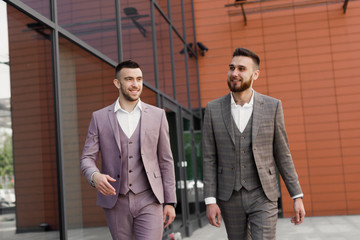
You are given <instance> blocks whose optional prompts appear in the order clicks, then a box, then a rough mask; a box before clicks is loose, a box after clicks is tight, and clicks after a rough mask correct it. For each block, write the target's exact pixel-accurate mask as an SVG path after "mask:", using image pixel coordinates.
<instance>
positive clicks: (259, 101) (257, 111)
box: [252, 91, 264, 143]
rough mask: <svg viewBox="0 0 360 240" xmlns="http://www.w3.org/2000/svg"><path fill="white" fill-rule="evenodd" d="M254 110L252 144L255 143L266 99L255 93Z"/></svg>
mask: <svg viewBox="0 0 360 240" xmlns="http://www.w3.org/2000/svg"><path fill="white" fill-rule="evenodd" d="M254 94H255V95H254V110H253V125H252V142H253V143H254V142H255V139H256V136H257V133H258V130H259V127H260V124H261V121H262V114H263V107H264V99H263V98H262V97H261V95H260V94H258V93H257V92H255V91H254Z"/></svg>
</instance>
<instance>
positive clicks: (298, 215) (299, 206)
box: [290, 198, 305, 225]
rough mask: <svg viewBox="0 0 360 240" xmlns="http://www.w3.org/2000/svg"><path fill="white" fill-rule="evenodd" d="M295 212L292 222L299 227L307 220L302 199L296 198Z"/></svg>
mask: <svg viewBox="0 0 360 240" xmlns="http://www.w3.org/2000/svg"><path fill="white" fill-rule="evenodd" d="M294 212H295V216H293V217H292V218H291V220H290V221H291V222H292V223H293V224H295V225H299V224H301V223H302V222H303V221H304V218H305V208H304V204H303V200H302V198H296V199H295V200H294Z"/></svg>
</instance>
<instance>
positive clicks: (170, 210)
mask: <svg viewBox="0 0 360 240" xmlns="http://www.w3.org/2000/svg"><path fill="white" fill-rule="evenodd" d="M175 216H176V214H175V208H174V207H173V206H171V205H165V207H164V215H163V219H164V224H165V225H164V228H166V227H168V226H169V225H170V224H171V223H172V222H173V221H174V219H175Z"/></svg>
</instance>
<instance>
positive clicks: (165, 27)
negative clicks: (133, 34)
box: [155, 9, 174, 98]
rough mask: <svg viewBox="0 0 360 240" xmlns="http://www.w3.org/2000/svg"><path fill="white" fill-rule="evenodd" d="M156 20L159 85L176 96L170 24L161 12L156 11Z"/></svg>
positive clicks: (163, 90) (161, 88)
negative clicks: (173, 79)
mask: <svg viewBox="0 0 360 240" xmlns="http://www.w3.org/2000/svg"><path fill="white" fill-rule="evenodd" d="M155 22H156V46H157V52H156V54H157V61H158V62H157V63H158V64H157V66H158V73H159V80H158V84H159V85H158V87H159V89H160V91H162V92H164V93H166V94H167V95H169V96H170V97H172V98H173V97H174V89H173V81H172V68H171V52H170V51H171V49H170V37H169V24H168V23H167V22H166V21H165V19H164V18H163V16H162V15H161V14H160V12H159V11H158V10H157V9H156V11H155Z"/></svg>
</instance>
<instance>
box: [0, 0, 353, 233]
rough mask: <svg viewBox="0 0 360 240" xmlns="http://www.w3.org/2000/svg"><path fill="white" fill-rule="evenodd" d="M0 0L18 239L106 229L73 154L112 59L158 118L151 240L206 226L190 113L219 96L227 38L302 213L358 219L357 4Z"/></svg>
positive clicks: (110, 95)
mask: <svg viewBox="0 0 360 240" xmlns="http://www.w3.org/2000/svg"><path fill="white" fill-rule="evenodd" d="M3 1H4V2H6V3H7V14H8V35H9V55H10V64H9V65H10V75H11V78H10V79H11V114H12V122H11V127H12V137H13V159H14V176H15V194H16V208H15V209H16V214H15V215H14V216H16V217H15V220H16V221H15V222H16V223H15V231H16V232H17V233H23V232H32V231H44V230H50V232H52V233H53V234H54V233H55V239H85V237H86V236H87V235H88V234H89V232H91V231H92V232H96V231H98V229H99V228H101V229H102V227H104V226H106V222H105V217H104V213H103V211H102V209H101V208H99V207H96V206H95V205H96V193H95V191H94V189H92V188H91V187H90V186H89V184H88V182H87V181H86V180H85V178H84V177H83V176H82V174H81V172H80V167H79V157H80V155H81V150H82V147H83V143H84V140H85V138H86V134H87V128H88V124H89V121H90V117H91V113H92V112H93V111H95V110H97V109H100V108H102V107H104V106H107V105H109V104H111V103H113V102H114V101H115V99H116V97H117V91H116V89H115V88H114V86H113V85H112V80H113V78H114V66H116V64H117V63H118V62H119V61H121V60H124V59H133V60H135V61H137V62H139V63H140V65H141V67H142V69H143V73H144V81H145V86H144V91H143V94H142V96H141V99H142V100H143V101H144V102H147V103H150V104H153V105H156V106H159V107H161V108H164V109H165V110H166V113H167V118H168V121H169V128H170V138H171V147H172V151H173V155H174V160H175V173H176V181H177V197H178V202H179V204H178V207H177V208H176V213H177V218H176V221H175V222H174V223H173V224H172V225H171V226H170V227H169V228H168V229H165V232H164V239H166V237H167V235H168V234H169V233H172V232H181V233H182V235H183V236H189V235H191V233H192V232H193V231H194V229H196V228H198V227H202V226H203V225H204V224H206V222H207V220H206V217H205V205H204V201H203V192H202V187H203V185H202V153H201V119H202V110H203V109H204V108H205V106H206V104H207V102H209V101H211V100H213V99H215V98H218V97H221V96H223V95H225V94H227V93H228V92H229V90H228V88H227V84H226V73H227V71H228V64H229V62H230V60H231V55H232V52H233V50H234V49H235V48H236V47H239V46H241V47H245V48H249V49H251V50H253V51H255V52H256V53H258V54H259V56H260V58H261V64H260V71H261V74H260V78H259V79H258V80H257V81H256V82H255V83H254V89H255V90H256V91H258V92H260V93H263V94H266V95H270V96H272V97H276V98H279V99H281V100H282V102H283V107H284V114H285V123H286V127H287V133H288V137H289V143H290V149H291V152H292V155H293V159H294V163H295V166H296V169H297V172H298V174H299V180H300V182H301V185H302V187H303V191H304V194H305V195H304V204H305V207H306V211H307V216H324V215H347V214H360V174H359V173H360V161H359V160H360V159H359V157H360V150H359V149H360V144H359V141H358V139H359V138H360V125H359V122H360V100H359V98H358V95H359V94H360V82H359V81H358V79H359V77H360V74H359V73H358V71H357V68H358V67H360V58H359V55H360V41H359V39H360V27H359V26H360V0H314V1H306V0H260V1H258V0H247V1H236V2H235V1H234V0H213V1H205V0H176V1H175V0H131V1H130V0H111V1H109V0H102V1H100V0H95V1H83V0H79V1H70V0H63V1H57V0H52V1H48V0H3ZM198 43H200V44H198ZM279 183H280V184H279V186H280V192H279V199H280V206H279V208H280V210H281V215H283V216H284V217H289V216H291V215H292V207H293V205H292V200H291V198H290V197H289V195H288V193H287V191H286V188H285V185H284V184H283V182H282V180H281V179H280V180H279ZM0 216H1V215H0ZM0 224H2V223H1V221H0ZM0 226H5V225H0ZM4 229H5V227H4ZM5 234H6V231H3V230H2V231H0V237H3V236H5V238H6V237H7V235H5Z"/></svg>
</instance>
